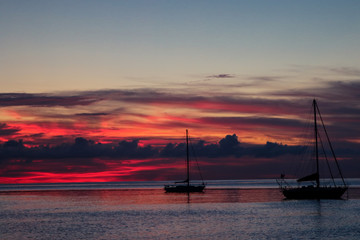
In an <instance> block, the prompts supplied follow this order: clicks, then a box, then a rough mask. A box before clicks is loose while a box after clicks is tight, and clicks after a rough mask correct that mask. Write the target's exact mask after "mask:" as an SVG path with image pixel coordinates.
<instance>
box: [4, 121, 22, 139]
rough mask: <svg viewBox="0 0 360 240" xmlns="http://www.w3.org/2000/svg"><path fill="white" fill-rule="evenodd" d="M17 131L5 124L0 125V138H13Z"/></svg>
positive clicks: (17, 129)
mask: <svg viewBox="0 0 360 240" xmlns="http://www.w3.org/2000/svg"><path fill="white" fill-rule="evenodd" d="M19 131H20V129H19V128H12V127H9V126H8V125H7V124H6V123H0V136H13V135H14V134H17V133H18V132H19Z"/></svg>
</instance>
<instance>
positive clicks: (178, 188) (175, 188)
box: [164, 129, 205, 193]
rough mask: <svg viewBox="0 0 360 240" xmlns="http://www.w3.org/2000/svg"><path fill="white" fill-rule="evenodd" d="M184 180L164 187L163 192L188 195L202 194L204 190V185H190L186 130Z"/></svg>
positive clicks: (187, 135)
mask: <svg viewBox="0 0 360 240" xmlns="http://www.w3.org/2000/svg"><path fill="white" fill-rule="evenodd" d="M186 176H187V177H186V180H184V181H181V182H175V183H174V184H172V185H165V186H164V190H165V192H176V193H190V192H203V191H204V189H205V183H204V182H202V183H201V184H196V185H195V184H191V183H190V158H189V134H188V130H187V129H186Z"/></svg>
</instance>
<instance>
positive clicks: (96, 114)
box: [76, 113, 109, 117]
mask: <svg viewBox="0 0 360 240" xmlns="http://www.w3.org/2000/svg"><path fill="white" fill-rule="evenodd" d="M107 115H109V114H108V113H77V114H76V116H85V117H87V116H94V117H96V116H107Z"/></svg>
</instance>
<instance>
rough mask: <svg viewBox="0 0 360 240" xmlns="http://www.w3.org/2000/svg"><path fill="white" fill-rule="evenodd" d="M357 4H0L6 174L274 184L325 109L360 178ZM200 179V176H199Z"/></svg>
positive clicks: (338, 148)
mask: <svg viewBox="0 0 360 240" xmlns="http://www.w3.org/2000/svg"><path fill="white" fill-rule="evenodd" d="M359 11H360V2H359V1H356V0H353V1H352V0H345V1H332V0H327V1H322V0H319V1H307V0H305V1H296V2H295V1H285V0H283V1H282V0H270V1H257V0H254V1H241V0H240V1H230V0H225V1H161V0H159V1H152V0H146V1H139V0H134V1H110V0H108V1H95V0H89V1H81V0H79V1H66V0H65V1H42V0H36V1H35V0H34V1H17V0H11V1H10V0H1V1H0V32H1V35H0V83H1V89H0V166H1V168H0V181H1V182H3V183H35V182H105V181H150V180H178V179H182V178H184V176H183V175H184V174H183V173H184V170H183V166H184V156H185V153H184V152H185V147H184V138H185V129H189V132H190V135H191V137H192V141H193V144H194V150H195V152H198V154H197V155H198V157H199V160H198V161H199V163H200V166H201V168H202V173H203V174H202V175H203V176H204V178H206V179H244V178H275V177H276V176H278V175H280V172H281V173H282V172H286V171H287V169H286V168H290V167H291V166H293V165H294V164H293V163H294V162H292V160H293V159H296V157H298V156H300V155H301V154H300V153H301V152H304V146H305V142H306V139H307V136H308V135H306V134H304V129H306V126H308V124H309V121H310V120H311V104H312V100H313V99H314V98H315V99H317V102H318V104H319V108H320V110H321V113H322V116H323V119H324V121H325V124H326V126H327V131H328V133H329V135H330V138H331V139H332V141H333V145H334V148H335V152H336V153H337V155H338V156H337V157H338V160H339V161H340V164H341V166H342V167H343V172H344V175H345V176H348V177H360V171H358V169H359V168H360V162H359V161H360V160H359V157H360V150H359V149H360V125H359V119H360V118H359V117H360V104H359V102H360V94H359V92H360V48H359V44H358V43H359V41H360V24H358V23H359V22H360V15H359V14H358V13H359ZM194 178H196V177H195V176H194Z"/></svg>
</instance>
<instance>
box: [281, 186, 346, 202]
mask: <svg viewBox="0 0 360 240" xmlns="http://www.w3.org/2000/svg"><path fill="white" fill-rule="evenodd" d="M347 189H348V188H347V187H313V186H308V187H299V188H282V189H281V191H282V193H283V194H284V196H285V197H286V198H287V199H340V198H341V196H342V195H343V194H344V193H345V191H346V190H347Z"/></svg>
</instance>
